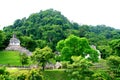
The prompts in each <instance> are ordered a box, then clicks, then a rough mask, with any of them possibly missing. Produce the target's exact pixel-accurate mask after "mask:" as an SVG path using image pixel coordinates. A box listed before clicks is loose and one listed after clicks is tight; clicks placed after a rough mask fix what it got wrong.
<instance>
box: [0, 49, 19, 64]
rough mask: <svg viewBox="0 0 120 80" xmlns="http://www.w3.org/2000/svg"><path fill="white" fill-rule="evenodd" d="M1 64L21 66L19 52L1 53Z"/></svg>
mask: <svg viewBox="0 0 120 80" xmlns="http://www.w3.org/2000/svg"><path fill="white" fill-rule="evenodd" d="M0 64H3V65H8V64H9V65H15V66H18V65H21V62H20V56H19V52H17V51H0Z"/></svg>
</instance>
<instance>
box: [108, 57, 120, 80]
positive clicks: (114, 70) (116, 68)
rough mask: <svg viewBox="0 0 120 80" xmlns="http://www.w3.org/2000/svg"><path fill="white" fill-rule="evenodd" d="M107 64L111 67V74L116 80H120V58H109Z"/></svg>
mask: <svg viewBox="0 0 120 80" xmlns="http://www.w3.org/2000/svg"><path fill="white" fill-rule="evenodd" d="M107 64H108V66H109V70H110V74H113V75H111V76H112V77H113V79H115V80H119V79H117V78H120V57H119V56H110V57H108V58H107Z"/></svg>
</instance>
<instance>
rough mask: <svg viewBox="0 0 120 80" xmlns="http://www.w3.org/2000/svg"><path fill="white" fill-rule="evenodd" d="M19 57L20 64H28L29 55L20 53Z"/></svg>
mask: <svg viewBox="0 0 120 80" xmlns="http://www.w3.org/2000/svg"><path fill="white" fill-rule="evenodd" d="M20 58H21V59H20V60H21V63H22V65H25V64H29V57H28V56H27V54H25V53H21V54H20Z"/></svg>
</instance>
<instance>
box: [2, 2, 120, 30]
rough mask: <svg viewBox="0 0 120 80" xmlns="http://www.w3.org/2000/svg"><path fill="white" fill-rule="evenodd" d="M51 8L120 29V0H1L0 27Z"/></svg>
mask: <svg viewBox="0 0 120 80" xmlns="http://www.w3.org/2000/svg"><path fill="white" fill-rule="evenodd" d="M50 8H53V9H55V10H58V11H60V12H61V13H62V14H63V15H64V16H66V17H67V18H68V19H69V20H70V21H73V22H77V23H79V24H88V25H99V24H105V25H107V26H111V27H114V28H116V29H120V0H0V29H2V28H3V27H4V26H7V25H11V24H13V22H14V21H15V20H16V19H21V18H23V17H28V16H29V15H30V14H32V13H36V12H39V11H40V10H46V9H50Z"/></svg>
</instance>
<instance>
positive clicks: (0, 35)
mask: <svg viewBox="0 0 120 80" xmlns="http://www.w3.org/2000/svg"><path fill="white" fill-rule="evenodd" d="M5 38H6V36H5V33H4V32H3V31H1V30H0V50H2V49H3V48H4V45H3V42H4V40H5Z"/></svg>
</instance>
